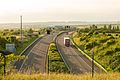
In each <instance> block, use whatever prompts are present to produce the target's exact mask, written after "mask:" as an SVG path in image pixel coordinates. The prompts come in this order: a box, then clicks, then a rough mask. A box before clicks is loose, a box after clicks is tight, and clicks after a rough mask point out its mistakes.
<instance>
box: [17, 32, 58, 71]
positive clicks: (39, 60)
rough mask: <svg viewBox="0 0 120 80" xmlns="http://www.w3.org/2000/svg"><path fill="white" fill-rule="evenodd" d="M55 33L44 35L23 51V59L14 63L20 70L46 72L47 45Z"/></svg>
mask: <svg viewBox="0 0 120 80" xmlns="http://www.w3.org/2000/svg"><path fill="white" fill-rule="evenodd" d="M55 35H56V33H54V34H50V35H46V36H44V37H43V38H41V39H39V40H38V41H37V42H36V43H35V44H34V45H33V46H31V47H30V49H28V50H26V51H25V53H24V54H25V55H26V56H27V57H26V58H25V59H24V60H22V61H18V62H17V63H16V64H15V65H16V68H17V69H18V70H19V71H20V72H28V73H33V72H38V73H46V71H47V70H46V67H47V53H48V47H49V44H50V43H51V41H52V40H53V38H54V37H55Z"/></svg>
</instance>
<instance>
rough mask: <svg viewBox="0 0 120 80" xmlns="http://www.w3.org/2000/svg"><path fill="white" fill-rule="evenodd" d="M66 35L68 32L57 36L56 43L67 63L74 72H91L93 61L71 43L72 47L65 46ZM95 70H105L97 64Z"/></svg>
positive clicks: (98, 71) (97, 71)
mask: <svg viewBox="0 0 120 80" xmlns="http://www.w3.org/2000/svg"><path fill="white" fill-rule="evenodd" d="M64 36H66V33H63V34H61V35H60V36H58V37H57V38H56V45H57V48H58V50H59V51H60V53H61V55H62V56H63V58H64V60H65V62H66V64H67V65H68V67H69V69H70V71H71V72H72V73H76V74H77V73H91V71H92V68H91V61H89V60H88V59H87V58H86V57H85V56H84V55H83V54H81V53H80V52H79V51H78V50H77V49H76V48H75V47H74V46H73V44H72V43H71V45H70V47H66V46H64V43H63V42H64V39H63V38H64ZM95 72H96V73H101V72H103V70H101V69H100V68H98V67H97V66H96V65H95Z"/></svg>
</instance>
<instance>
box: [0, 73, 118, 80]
mask: <svg viewBox="0 0 120 80" xmlns="http://www.w3.org/2000/svg"><path fill="white" fill-rule="evenodd" d="M119 75H120V73H109V74H95V76H94V77H93V78H92V77H91V74H79V75H73V74H64V73H61V74H55V73H52V74H20V73H17V74H9V75H6V76H0V80H120V76H119Z"/></svg>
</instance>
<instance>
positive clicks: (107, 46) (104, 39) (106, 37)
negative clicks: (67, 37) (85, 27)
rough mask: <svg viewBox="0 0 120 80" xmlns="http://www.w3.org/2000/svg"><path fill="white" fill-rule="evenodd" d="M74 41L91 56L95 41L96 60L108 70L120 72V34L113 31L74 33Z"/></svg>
mask: <svg viewBox="0 0 120 80" xmlns="http://www.w3.org/2000/svg"><path fill="white" fill-rule="evenodd" d="M73 40H74V42H75V43H76V44H77V45H78V46H79V48H81V49H82V50H83V51H84V52H85V53H86V54H88V55H89V56H90V57H91V53H92V51H93V42H94V54H95V60H96V61H97V62H99V63H100V64H101V65H102V66H103V67H104V68H105V69H107V70H108V71H118V72H120V35H119V34H113V33H111V34H110V33H109V34H107V33H96V32H94V33H93V34H88V33H79V34H78V33H77V32H76V33H74V34H73Z"/></svg>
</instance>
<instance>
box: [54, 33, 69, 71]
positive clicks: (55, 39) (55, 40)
mask: <svg viewBox="0 0 120 80" xmlns="http://www.w3.org/2000/svg"><path fill="white" fill-rule="evenodd" d="M64 33H66V32H64V31H63V32H60V33H59V34H58V35H56V36H55V38H54V42H55V46H56V48H57V50H58V52H59V54H60V56H61V58H62V60H63V61H64V63H65V66H66V67H67V68H68V70H69V71H70V73H71V70H70V67H69V65H67V63H66V61H65V59H64V57H63V55H62V54H61V51H60V50H59V48H58V45H57V37H58V36H60V35H62V34H64Z"/></svg>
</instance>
